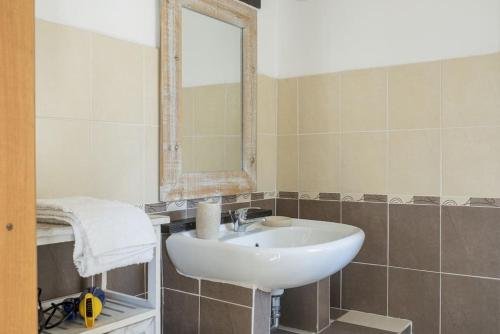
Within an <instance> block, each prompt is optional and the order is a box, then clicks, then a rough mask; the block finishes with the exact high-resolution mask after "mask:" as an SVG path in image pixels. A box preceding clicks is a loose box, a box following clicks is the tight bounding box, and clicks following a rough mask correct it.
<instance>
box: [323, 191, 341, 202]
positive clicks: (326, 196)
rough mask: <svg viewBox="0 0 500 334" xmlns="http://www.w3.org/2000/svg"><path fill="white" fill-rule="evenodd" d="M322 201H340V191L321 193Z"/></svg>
mask: <svg viewBox="0 0 500 334" xmlns="http://www.w3.org/2000/svg"><path fill="white" fill-rule="evenodd" d="M319 200H320V201H340V193H319Z"/></svg>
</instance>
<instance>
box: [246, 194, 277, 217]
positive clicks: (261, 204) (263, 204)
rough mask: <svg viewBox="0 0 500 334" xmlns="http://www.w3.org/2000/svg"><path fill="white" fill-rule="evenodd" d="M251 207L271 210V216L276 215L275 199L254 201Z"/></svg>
mask: <svg viewBox="0 0 500 334" xmlns="http://www.w3.org/2000/svg"><path fill="white" fill-rule="evenodd" d="M250 204H251V206H252V207H258V208H261V209H267V210H273V215H275V214H276V199H274V198H272V199H263V200H254V201H252V202H251V203H250Z"/></svg>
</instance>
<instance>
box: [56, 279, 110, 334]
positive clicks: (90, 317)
mask: <svg viewBox="0 0 500 334" xmlns="http://www.w3.org/2000/svg"><path fill="white" fill-rule="evenodd" d="M105 301H106V295H105V294H104V291H102V290H101V289H99V288H88V289H86V290H84V291H83V292H82V293H81V294H80V297H78V298H69V299H66V300H65V301H64V302H65V303H64V304H63V307H64V312H65V313H66V314H67V315H68V317H67V320H76V319H77V318H78V315H80V316H81V317H82V319H83V320H84V322H85V327H87V328H92V327H94V323H95V320H96V319H97V317H98V316H99V314H101V312H102V308H103V306H104V303H105Z"/></svg>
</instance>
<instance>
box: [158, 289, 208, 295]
mask: <svg viewBox="0 0 500 334" xmlns="http://www.w3.org/2000/svg"><path fill="white" fill-rule="evenodd" d="M162 289H163V290H170V291H173V292H179V293H184V294H186V295H191V296H199V294H197V293H192V292H187V291H182V290H177V289H172V288H167V287H162Z"/></svg>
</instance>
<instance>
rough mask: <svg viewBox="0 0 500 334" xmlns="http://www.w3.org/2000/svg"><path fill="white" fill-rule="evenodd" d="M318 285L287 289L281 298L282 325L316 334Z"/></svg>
mask: <svg viewBox="0 0 500 334" xmlns="http://www.w3.org/2000/svg"><path fill="white" fill-rule="evenodd" d="M317 289H318V285H317V284H316V283H312V284H309V285H306V286H302V287H299V288H294V289H286V290H285V293H284V294H283V296H282V297H281V319H280V321H281V324H282V325H283V326H287V327H291V328H297V329H302V330H305V331H313V332H315V331H316V330H317V329H316V326H317V321H318V313H317V312H318V307H317V300H318V290H317Z"/></svg>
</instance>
